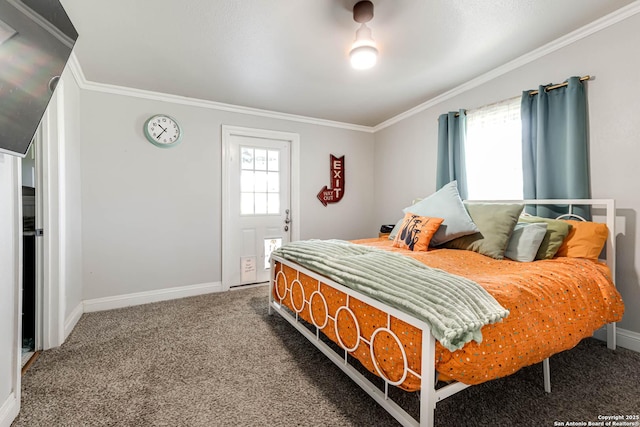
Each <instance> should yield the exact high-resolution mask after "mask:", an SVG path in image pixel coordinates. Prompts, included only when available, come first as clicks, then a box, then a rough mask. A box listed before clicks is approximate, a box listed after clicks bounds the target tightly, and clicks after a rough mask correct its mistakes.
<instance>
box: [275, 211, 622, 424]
mask: <svg viewBox="0 0 640 427" xmlns="http://www.w3.org/2000/svg"><path fill="white" fill-rule="evenodd" d="M481 202H482V203H487V202H493V203H522V204H524V205H568V207H569V212H570V213H571V211H572V207H573V206H574V205H578V206H592V207H601V208H602V207H604V208H605V216H606V224H607V227H608V229H609V236H608V239H607V243H606V257H605V262H606V264H607V265H608V267H609V269H610V270H611V274H612V278H613V281H614V284H615V201H614V200H613V199H553V200H550V199H547V200H515V201H513V200H507V201H502V200H501V201H495V200H494V201H471V203H481ZM276 261H277V262H278V263H281V264H283V265H285V266H289V267H291V268H293V269H294V270H296V271H297V278H296V279H295V280H293V281H292V283H291V284H290V286H289V284H288V283H287V284H286V285H287V286H286V289H287V290H286V291H285V292H284V295H280V294H279V293H278V292H279V291H278V288H277V286H276V284H277V281H278V279H279V278H280V275H282V278H283V279H284V280H285V283H286V276H285V275H284V273H282V272H281V271H280V272H276V271H275V263H276ZM271 271H272V277H271V281H270V292H269V314H272V313H273V312H274V311H275V312H277V313H278V314H280V315H281V316H282V317H283V318H284V319H285V320H287V321H288V322H289V323H290V324H291V325H293V326H294V327H295V328H296V329H297V330H298V331H299V332H300V333H301V334H302V335H304V336H305V337H306V338H307V339H308V340H309V341H310V342H312V343H313V344H314V345H315V346H316V347H317V348H318V349H319V350H320V351H321V352H322V353H324V354H325V355H326V356H327V357H328V358H329V359H330V360H331V361H333V362H334V363H335V364H336V365H337V366H338V367H339V368H340V369H341V370H342V371H343V372H344V373H346V374H347V375H348V376H349V377H350V378H351V379H352V380H353V381H354V382H355V383H356V384H358V385H359V386H360V387H361V388H362V389H363V390H364V391H365V392H367V394H369V395H370V396H371V397H372V398H373V399H374V400H375V401H376V402H377V403H378V404H379V405H380V406H382V407H383V408H384V409H385V410H386V411H387V412H388V413H389V414H391V415H392V416H393V417H394V418H395V419H396V420H398V422H400V424H402V425H403V426H420V427H433V426H434V422H435V409H436V404H437V403H438V402H440V401H441V400H443V399H446V398H447V397H450V396H452V395H454V394H456V393H457V392H459V391H461V390H464V389H465V388H467V387H469V385H467V384H463V383H460V382H454V383H451V384H448V385H446V386H443V387H440V388H436V385H437V374H436V372H435V350H436V342H435V338H434V337H433V335H432V334H431V331H430V329H429V325H428V324H426V323H425V322H423V321H421V320H419V319H416V318H414V317H412V316H410V315H408V314H406V313H404V312H402V311H400V310H397V309H395V308H393V307H389V306H387V305H385V304H383V303H381V302H380V301H377V300H375V299H373V298H370V297H368V296H366V295H362V294H360V293H358V292H357V291H354V290H353V289H350V288H347V287H345V286H342V285H340V284H338V283H336V282H334V281H332V280H330V279H328V278H326V277H324V276H322V275H320V274H318V273H315V272H313V271H310V270H309V269H306V268H304V267H302V266H300V265H298V264H296V263H293V262H291V261H288V260H285V259H282V258H279V257H275V256H272V259H271ZM300 274H304V275H306V276H309V277H311V278H312V279H314V280H317V281H318V285H317V290H316V291H315V292H313V293H312V294H311V295H305V294H304V288H303V286H302V283H301V282H300ZM321 283H324V284H325V285H328V286H331V287H333V288H334V289H337V290H339V291H341V292H343V293H344V294H346V295H347V300H346V302H345V305H344V306H341V307H340V308H338V310H337V311H336V315H335V317H337V315H338V313H339V312H340V311H342V310H346V311H347V312H348V313H349V314H350V315H351V316H352V318H353V319H354V320H355V315H354V314H353V312H352V311H351V309H350V308H349V307H348V305H349V298H351V297H353V298H357V299H358V300H360V301H362V302H364V303H366V304H369V305H371V306H373V307H375V308H377V309H379V310H381V311H383V312H385V313H386V314H387V327H386V328H384V327H383V328H378V329H377V330H376V331H374V333H373V334H372V335H371V339H370V341H367V340H366V339H365V338H363V337H362V336H360V331H359V327H358V324H357V321H356V322H355V324H356V329H357V332H358V341H357V342H356V344H355V345H354V346H353V347H351V348H348V347H346V346H345V345H344V343H342V342H341V339H340V334H339V333H338V326H337V325H338V322H336V321H335V318H331V317H330V315H329V311H328V310H327V302H326V300H325V299H324V297H323V296H322V294H321V293H320V292H319V291H320V286H321ZM294 286H297V287H299V291H300V292H301V293H302V297H303V299H304V302H303V304H302V307H297V306H296V304H295V302H294V299H293V297H292V295H293V291H289V289H293V287H294ZM274 293H275V294H276V295H277V299H276V298H274ZM287 294H289V295H287ZM285 298H290V301H291V306H292V307H293V309H294V310H293V312H292V311H291V310H289V309H288V308H286V307H285V306H284V305H283V304H282V301H284V300H285ZM318 303H320V304H324V308H325V313H326V316H325V319H320V321H319V320H318V319H315V318H314V317H313V314H312V315H311V320H312V324H313V325H312V326H311V329H309V328H308V327H307V325H308V324H307V323H306V322H304V323H303V321H302V319H300V317H299V313H301V312H302V310H304V309H305V306H308V307H311V305H313V304H318ZM329 318H331V319H332V320H334V325H335V329H336V336H337V338H338V344H339V346H340V348H341V350H340V352H338V351H337V350H334V348H332V347H331V346H329V345H328V344H327V343H325V342H324V341H323V340H322V339H321V331H320V329H322V328H324V327H325V326H326V324H327V322H328V320H329ZM392 318H396V319H399V320H402V321H404V322H406V323H408V324H410V325H412V326H414V327H416V328H418V329H419V330H420V331H421V334H422V359H421V370H420V372H421V374H418V373H417V372H413V371H412V370H410V368H409V367H408V366H407V361H406V360H407V359H406V354H403V355H404V356H405V357H404V375H403V376H402V378H401V379H400V380H398V381H392V380H391V379H389V378H386V377H385V375H384V373H383V372H382V371H381V370H380V369H379V368H378V366H377V364H376V361H375V358H374V357H372V361H373V365H374V367H375V369H376V371H377V373H378V375H379V376H380V378H382V380H383V381H384V387H383V390H381V389H380V388H378V387H377V386H376V385H375V384H374V383H373V382H372V381H370V380H369V379H368V378H367V377H365V376H364V375H363V374H362V373H360V372H359V371H358V370H357V369H356V368H354V367H353V366H351V365H350V364H349V362H348V359H349V354H350V353H351V352H353V351H355V350H356V348H357V347H358V344H359V342H360V341H364V342H365V343H366V344H367V345H369V348H371V349H372V348H373V346H372V345H371V344H372V342H373V341H374V340H375V336H376V334H377V333H378V332H386V333H388V334H390V335H391V336H393V337H394V338H395V340H396V342H397V343H398V344H400V341H399V339H398V338H397V336H396V335H395V334H394V333H393V332H392V331H391V328H390V324H391V319H392ZM606 327H607V347H608V348H609V349H612V350H615V348H616V325H615V323H610V324H608V325H606ZM314 330H315V331H314ZM399 347H400V349H401V350H402V351H403V353H404V349H403V347H402V345H399ZM372 356H373V354H372ZM409 372H411V373H412V374H413V375H415V376H416V377H418V378H420V385H421V386H420V419H419V420H416V419H415V418H413V417H412V416H411V415H410V414H409V413H407V412H406V411H405V410H404V409H403V408H402V407H400V405H398V404H397V403H396V402H394V401H393V400H391V399H390V397H389V386H390V385H391V386H393V385H398V384H401V383H402V382H403V381H404V379H405V378H406V376H407V374H408V373H409ZM543 382H544V389H545V391H546V392H547V393H550V392H551V375H550V367H549V359H545V360H544V361H543Z"/></svg>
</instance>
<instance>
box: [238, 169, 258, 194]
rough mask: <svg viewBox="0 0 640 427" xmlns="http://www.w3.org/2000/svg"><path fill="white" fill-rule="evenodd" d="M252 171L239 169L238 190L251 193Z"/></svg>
mask: <svg viewBox="0 0 640 427" xmlns="http://www.w3.org/2000/svg"><path fill="white" fill-rule="evenodd" d="M254 174H255V172H254V171H247V170H243V171H240V191H241V192H243V193H253V188H254V179H255V178H254Z"/></svg>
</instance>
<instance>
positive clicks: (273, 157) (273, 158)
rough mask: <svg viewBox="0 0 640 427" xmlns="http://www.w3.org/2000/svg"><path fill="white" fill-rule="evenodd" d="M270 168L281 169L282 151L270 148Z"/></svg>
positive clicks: (272, 169) (271, 169)
mask: <svg viewBox="0 0 640 427" xmlns="http://www.w3.org/2000/svg"><path fill="white" fill-rule="evenodd" d="M267 169H268V170H270V171H279V170H280V152H279V151H274V150H269V161H268V167H267Z"/></svg>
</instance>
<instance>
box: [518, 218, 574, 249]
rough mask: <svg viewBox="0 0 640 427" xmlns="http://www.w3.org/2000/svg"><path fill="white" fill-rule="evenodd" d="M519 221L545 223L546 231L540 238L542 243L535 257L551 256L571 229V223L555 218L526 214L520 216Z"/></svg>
mask: <svg viewBox="0 0 640 427" xmlns="http://www.w3.org/2000/svg"><path fill="white" fill-rule="evenodd" d="M519 222H526V223H538V222H544V223H545V224H547V232H546V233H545V236H544V239H542V243H540V248H538V252H537V253H536V259H551V258H553V257H554V256H555V255H556V252H558V249H560V246H562V242H564V239H565V238H566V237H567V235H568V234H569V231H571V224H569V223H567V222H564V221H560V220H557V219H549V218H542V217H539V216H530V215H527V216H523V217H520V220H519Z"/></svg>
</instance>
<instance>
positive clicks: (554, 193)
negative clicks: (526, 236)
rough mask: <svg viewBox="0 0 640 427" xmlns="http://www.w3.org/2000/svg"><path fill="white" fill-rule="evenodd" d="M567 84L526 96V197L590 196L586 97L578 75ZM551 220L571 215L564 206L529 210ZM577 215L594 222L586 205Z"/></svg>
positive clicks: (524, 116)
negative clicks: (566, 214)
mask: <svg viewBox="0 0 640 427" xmlns="http://www.w3.org/2000/svg"><path fill="white" fill-rule="evenodd" d="M567 83H568V84H567V86H565V87H561V88H557V89H553V90H549V91H546V90H545V87H544V86H540V87H539V88H538V94H537V95H531V91H524V92H523V93H522V109H521V117H522V170H523V186H524V198H525V199H585V198H590V197H591V188H590V179H589V146H588V128H587V126H588V124H587V98H586V94H585V88H584V85H583V83H582V82H581V81H580V78H579V77H571V78H569V79H568V81H567ZM527 212H529V213H532V214H534V215H540V216H544V217H547V218H554V217H557V216H558V215H561V214H564V213H567V207H563V206H539V207H537V208H535V207H530V208H527ZM573 213H575V214H578V215H580V216H582V217H584V218H585V219H590V210H589V208H588V207H584V206H579V207H576V208H574V209H573Z"/></svg>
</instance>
